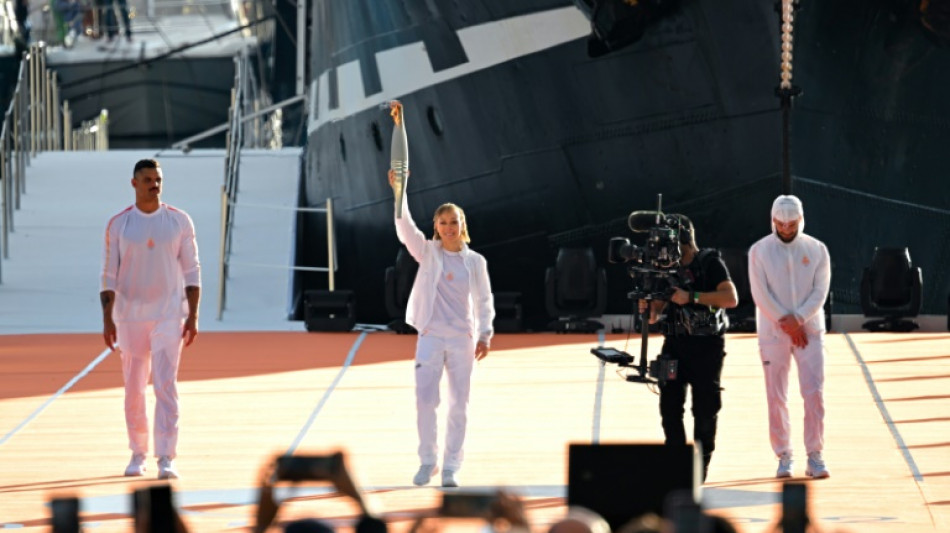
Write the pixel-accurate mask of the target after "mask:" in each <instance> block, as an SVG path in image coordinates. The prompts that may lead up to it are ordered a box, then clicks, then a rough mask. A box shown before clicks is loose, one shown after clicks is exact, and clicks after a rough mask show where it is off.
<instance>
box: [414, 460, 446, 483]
mask: <svg viewBox="0 0 950 533" xmlns="http://www.w3.org/2000/svg"><path fill="white" fill-rule="evenodd" d="M438 471H439V467H438V466H436V465H422V466H420V467H419V471H418V472H416V475H415V476H413V477H412V484H413V485H415V486H417V487H421V486H423V485H425V484H427V483H429V480H430V479H432V476H434V475H436V473H438Z"/></svg>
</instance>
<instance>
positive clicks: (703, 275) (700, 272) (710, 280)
mask: <svg viewBox="0 0 950 533" xmlns="http://www.w3.org/2000/svg"><path fill="white" fill-rule="evenodd" d="M684 275H685V276H686V280H688V281H689V282H690V283H689V284H687V285H685V286H684V290H687V291H689V292H690V293H693V292H696V291H698V292H711V291H714V290H716V287H718V286H719V284H720V283H722V282H723V281H732V278H730V277H729V269H728V268H726V263H725V262H724V261H723V260H722V256H721V255H720V254H719V250H716V249H715V248H704V249H702V250H700V251H699V253H697V254H696V257H694V258H693V260H692V261H691V262H690V263H689V265H687V266H686V270H685V272H684Z"/></svg>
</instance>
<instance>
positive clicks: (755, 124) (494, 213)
mask: <svg viewBox="0 0 950 533" xmlns="http://www.w3.org/2000/svg"><path fill="white" fill-rule="evenodd" d="M794 4H795V6H796V10H795V14H794V16H795V21H794V54H793V55H794V83H795V86H796V87H798V88H800V89H801V90H802V92H801V94H799V95H797V96H795V97H794V99H793V100H792V103H793V105H792V106H791V108H790V110H789V115H788V116H789V120H790V121H789V130H788V131H789V134H788V135H787V136H783V120H782V119H783V113H782V106H781V99H780V98H779V97H777V95H776V88H777V86H778V85H779V79H780V75H779V73H780V62H781V58H780V31H781V24H780V13H779V10H777V9H776V7H777V5H780V4H777V3H776V2H759V1H752V0H683V1H664V0H644V1H641V2H634V3H628V2H623V1H621V0H616V1H613V0H609V1H608V0H603V1H593V0H578V1H577V2H576V4H575V3H571V2H569V1H566V0H521V1H517V2H510V1H501V0H483V1H480V2H467V3H450V2H430V1H424V0H407V1H403V2H380V1H376V0H352V1H348V2H332V1H327V0H315V5H314V11H313V27H312V33H311V40H312V43H311V48H310V55H311V57H310V59H309V64H310V66H311V69H312V73H313V76H312V78H311V80H310V85H309V88H310V93H309V94H310V99H309V108H310V109H309V121H308V128H307V132H308V138H307V146H306V162H305V172H306V181H305V183H304V187H303V199H304V203H305V204H306V205H308V206H319V205H323V203H324V202H325V201H326V199H328V198H332V199H333V202H334V206H335V219H334V225H335V231H336V241H337V247H338V253H337V260H338V262H339V272H338V274H337V276H336V287H337V288H340V289H350V290H353V291H354V292H355V299H356V306H355V309H356V313H357V317H358V320H359V321H362V322H372V323H385V322H387V321H388V320H389V318H390V317H389V316H387V313H386V311H385V307H384V305H383V302H384V301H385V297H384V276H385V269H386V268H387V267H388V266H391V265H393V264H394V263H395V259H396V254H397V250H398V248H399V243H398V241H397V240H396V237H395V234H394V231H393V228H392V216H393V214H392V192H391V190H390V188H389V186H388V185H387V182H386V178H385V175H386V169H387V168H388V166H389V154H388V151H387V149H386V148H387V144H386V143H385V142H383V139H386V138H388V132H389V129H388V128H389V127H391V126H389V122H388V121H387V119H388V115H387V114H386V112H385V110H381V109H380V104H382V103H384V102H387V101H389V100H392V99H398V100H399V101H401V102H402V103H403V104H404V106H405V120H406V127H407V130H408V132H409V136H410V137H411V138H412V139H413V142H412V145H411V148H410V152H411V153H410V156H411V159H412V161H413V166H412V180H410V184H409V187H408V193H407V194H408V195H409V206H410V208H411V212H412V214H413V216H414V217H415V220H416V222H417V223H418V224H419V226H420V227H422V228H423V229H425V228H426V227H427V226H428V220H429V216H430V214H431V213H432V212H433V211H434V209H435V207H436V206H438V205H439V204H441V203H443V202H446V201H453V202H457V203H459V204H460V205H462V206H463V207H464V208H465V210H466V213H467V216H468V220H469V223H470V228H471V235H472V239H473V242H472V246H473V248H474V249H476V250H478V251H479V252H480V253H482V254H484V255H485V257H486V258H487V259H488V263H489V265H490V269H489V270H490V274H491V278H492V284H493V289H494V290H495V291H518V292H520V293H521V295H522V305H523V307H524V316H525V319H526V325H527V326H528V327H529V328H531V327H533V328H541V327H544V324H546V323H547V322H548V321H550V319H551V318H552V317H550V316H548V315H547V312H546V309H545V291H544V285H545V283H544V279H545V270H546V269H547V268H548V267H550V266H552V265H553V264H554V260H555V256H556V254H557V251H558V249H559V248H561V247H573V246H581V247H591V248H593V250H594V252H595V255H596V257H597V262H598V264H600V265H601V266H604V267H605V268H606V271H607V277H608V280H607V285H608V295H609V296H608V302H607V313H608V314H626V313H629V312H630V310H631V308H632V304H631V302H630V301H629V300H628V299H627V297H626V295H627V292H628V291H629V290H630V285H631V281H630V279H629V277H628V276H627V273H626V271H625V269H624V268H623V267H622V266H620V265H609V264H607V261H606V250H607V242H608V241H609V239H610V238H611V237H614V236H630V232H629V230H628V229H627V227H626V220H627V215H628V214H629V213H630V212H631V211H634V210H641V209H651V208H653V207H654V206H655V205H656V198H657V195H658V194H662V195H663V208H664V210H665V211H666V212H671V213H684V214H687V215H689V216H690V217H691V218H692V219H693V221H694V222H695V224H696V227H697V236H698V240H699V243H700V245H701V246H715V247H720V248H731V249H737V250H740V251H741V250H745V249H747V248H748V246H749V245H751V244H752V243H753V242H754V241H755V240H757V239H758V238H760V237H761V236H763V235H765V234H766V233H768V231H769V230H770V229H769V210H770V206H771V203H772V200H773V199H774V197H775V196H776V195H777V194H780V193H782V192H783V191H784V190H785V189H786V188H787V189H790V191H791V192H792V193H794V194H797V195H799V196H800V197H801V198H802V199H803V201H804V205H805V211H806V219H807V231H808V232H809V233H811V234H812V235H814V236H816V237H818V238H819V239H821V240H823V241H824V242H825V243H827V244H828V246H829V248H830V251H831V255H832V261H833V266H832V291H833V298H834V312H835V313H846V314H848V313H851V314H853V313H860V312H861V311H860V297H859V286H860V282H861V278H862V272H863V269H864V268H865V267H866V266H867V265H868V264H869V262H870V260H871V257H872V253H873V251H874V249H875V247H878V246H907V247H908V248H909V249H910V253H911V256H912V258H913V262H914V264H915V265H916V266H920V267H922V270H923V276H924V286H925V290H924V297H923V302H922V303H923V309H922V312H923V313H929V314H943V313H945V312H946V307H945V306H946V304H947V295H948V293H950V273H948V269H947V268H946V264H947V262H948V260H950V211H948V209H947V206H950V185H948V182H947V180H946V179H944V174H945V172H946V170H945V167H946V165H945V161H944V158H943V157H942V156H943V154H944V153H945V151H946V146H948V145H950V127H948V124H950V121H948V118H950V99H947V98H946V97H945V95H944V94H943V87H945V86H947V85H948V82H950V50H948V48H947V46H946V43H947V38H948V36H950V31H948V23H947V18H946V15H945V14H944V13H945V12H946V11H947V9H946V8H947V4H948V2H944V1H940V2H934V1H931V2H929V3H927V2H924V3H918V2H906V1H903V0H840V1H836V2H818V1H805V0H803V1H801V2H794ZM591 21H594V22H593V23H592V22H591ZM592 27H594V28H596V29H597V32H595V33H592V31H591V29H592ZM786 146H787V150H784V148H783V147H786ZM786 163H787V165H788V169H789V171H790V175H788V176H786V175H785V173H784V166H785V165H786ZM786 179H787V180H788V183H787V184H786V183H784V181H785V180H786ZM325 232H326V230H325V222H324V221H323V217H322V215H313V216H310V215H304V216H301V217H300V224H299V226H298V237H299V241H298V265H312V266H321V265H324V266H325V265H326V264H327V257H326V252H325V250H326V246H325V244H324V242H325V237H324V235H325ZM296 287H297V296H298V303H299V300H300V295H301V294H302V293H303V292H304V291H306V290H309V289H320V288H325V287H326V277H325V275H323V274H319V273H311V272H300V273H298V275H297V283H296ZM299 309H300V306H299V305H298V313H297V314H298V316H300V315H301V313H300V312H299Z"/></svg>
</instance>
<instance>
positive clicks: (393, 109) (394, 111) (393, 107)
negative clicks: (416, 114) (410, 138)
mask: <svg viewBox="0 0 950 533" xmlns="http://www.w3.org/2000/svg"><path fill="white" fill-rule="evenodd" d="M389 115H390V116H391V117H393V122H395V123H396V125H397V126H398V125H400V124H401V123H402V104H401V103H399V100H393V101H392V102H389Z"/></svg>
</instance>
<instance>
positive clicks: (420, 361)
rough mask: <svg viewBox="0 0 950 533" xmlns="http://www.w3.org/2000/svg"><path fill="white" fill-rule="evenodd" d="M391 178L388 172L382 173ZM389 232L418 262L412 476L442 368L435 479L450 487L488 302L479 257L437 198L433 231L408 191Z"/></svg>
mask: <svg viewBox="0 0 950 533" xmlns="http://www.w3.org/2000/svg"><path fill="white" fill-rule="evenodd" d="M389 183H390V185H392V184H393V173H392V171H390V173H389ZM395 222H396V235H397V236H398V237H399V240H400V242H402V243H403V244H405V245H406V248H407V249H408V250H409V253H410V254H411V255H412V257H413V258H415V260H416V261H418V262H419V271H418V272H417V273H416V279H415V281H414V282H413V284H412V292H410V294H409V303H408V307H407V309H406V323H408V324H409V325H411V326H412V327H414V328H416V331H418V332H419V339H418V341H417V343H416V356H415V368H416V409H417V418H416V422H417V425H418V430H419V450H418V452H419V460H420V463H421V466H420V467H419V471H418V472H417V473H416V475H415V476H414V477H413V480H412V481H413V483H414V484H416V485H425V484H427V483H428V482H429V480H430V479H431V478H432V476H433V475H435V474H436V473H437V472H438V470H439V468H438V465H437V459H438V446H437V443H436V438H437V434H438V431H437V424H436V408H437V407H438V405H439V382H440V381H441V379H442V369H443V368H444V369H445V370H446V373H447V374H448V379H449V413H448V423H447V426H448V427H447V429H446V435H445V453H444V455H443V459H442V486H443V487H457V486H458V484H459V483H458V478H457V477H456V473H457V472H458V470H459V469H460V468H461V466H462V458H463V449H462V446H463V444H464V441H465V429H466V423H467V416H468V414H467V413H468V399H469V392H470V390H471V380H472V370H473V367H474V365H475V361H476V360H481V359H483V358H484V357H485V356H486V355H488V350H489V343H490V341H491V338H492V334H493V329H492V321H493V320H494V318H495V307H494V303H493V298H492V292H491V283H490V281H489V279H488V268H487V263H486V261H485V258H484V257H482V256H481V255H480V254H478V253H476V252H474V251H472V250H471V249H470V248H469V247H468V244H467V243H468V242H469V236H468V225H467V223H466V221H465V212H464V211H462V209H461V208H460V207H458V206H456V205H455V204H443V205H442V206H440V207H439V208H438V209H437V210H436V212H435V216H434V217H433V223H434V226H435V235H434V237H433V238H432V239H426V237H425V235H424V234H423V233H422V232H421V231H419V228H417V227H416V225H415V223H414V222H413V220H412V215H411V214H410V212H409V201H408V195H404V196H403V208H402V217H401V218H399V217H396V218H395Z"/></svg>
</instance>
